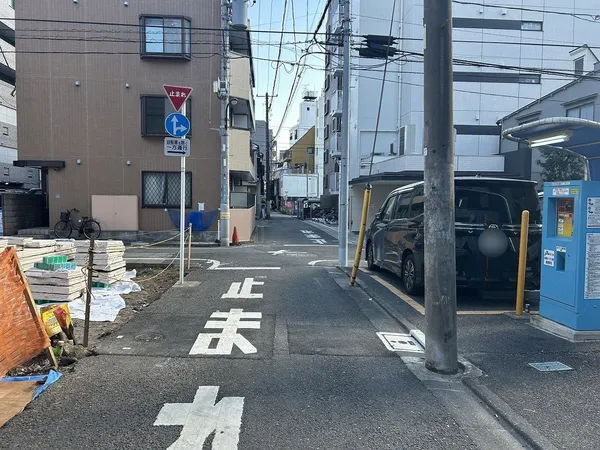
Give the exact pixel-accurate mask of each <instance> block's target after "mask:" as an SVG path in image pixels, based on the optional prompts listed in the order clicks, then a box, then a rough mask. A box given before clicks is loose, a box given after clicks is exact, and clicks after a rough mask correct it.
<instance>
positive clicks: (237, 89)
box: [16, 0, 256, 232]
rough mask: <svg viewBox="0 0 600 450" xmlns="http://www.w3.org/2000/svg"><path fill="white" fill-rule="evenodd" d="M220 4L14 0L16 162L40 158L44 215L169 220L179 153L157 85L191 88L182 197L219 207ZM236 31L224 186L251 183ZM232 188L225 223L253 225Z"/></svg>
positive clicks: (242, 40) (251, 187)
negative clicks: (167, 152)
mask: <svg viewBox="0 0 600 450" xmlns="http://www.w3.org/2000/svg"><path fill="white" fill-rule="evenodd" d="M220 12H221V5H220V0H202V1H198V0H171V1H168V2H166V1H164V0H144V1H137V0H136V1H124V0H102V1H90V0H78V1H74V0H36V1H19V2H16V18H17V22H16V36H17V38H16V41H17V44H16V46H17V65H18V67H19V70H18V74H17V91H18V95H19V109H18V122H19V130H18V133H19V134H18V140H19V162H18V164H19V165H22V166H30V167H39V168H41V169H42V172H43V187H44V189H45V190H46V191H47V192H48V201H49V212H50V220H49V222H50V224H51V225H52V224H54V223H55V222H56V220H58V218H59V215H60V212H61V211H62V210H66V209H70V208H77V209H79V210H80V211H81V213H82V214H85V215H94V216H95V217H96V218H98V219H99V220H100V221H101V223H102V225H103V228H104V229H107V230H110V229H113V230H121V229H123V230H135V229H137V230H148V231H153V230H168V229H171V228H172V224H171V221H170V219H169V217H168V214H167V212H166V211H165V209H166V208H170V209H178V207H179V195H180V190H179V189H180V187H179V164H180V161H179V158H176V157H166V156H164V152H163V141H164V137H165V136H166V134H165V131H164V119H165V117H166V116H167V115H168V114H169V113H170V112H173V109H172V107H171V105H170V103H169V101H168V99H167V98H166V97H165V94H164V91H163V84H170V85H181V86H190V87H192V88H193V89H194V91H193V93H192V95H191V96H190V99H189V101H188V104H187V113H186V114H187V115H188V118H189V119H190V121H191V133H190V135H189V136H188V137H189V138H190V140H191V156H190V157H189V158H187V167H186V171H187V180H188V181H187V195H186V208H189V209H193V210H196V209H197V208H198V203H204V204H205V209H206V210H207V211H210V210H217V209H218V207H219V196H220V175H219V173H220V172H219V171H220V137H219V131H218V129H219V125H220V101H219V99H218V98H217V97H216V95H215V93H214V89H213V83H214V82H215V81H216V80H217V79H218V78H219V75H220V52H221V47H220V46H221V37H220V36H221V33H220V30H219V28H220ZM235 33H236V34H235V35H233V33H232V40H231V42H232V44H231V50H232V51H233V52H235V53H233V54H234V55H237V56H238V57H239V59H235V64H232V72H231V73H232V76H231V78H230V80H231V90H232V95H235V96H236V97H237V99H238V100H239V101H237V102H235V103H236V104H235V106H233V105H232V106H231V108H230V110H229V112H230V114H231V124H230V128H231V129H230V136H231V137H230V141H231V145H230V155H231V161H232V163H231V181H232V182H231V186H232V189H236V190H238V191H240V192H243V193H245V192H247V193H252V192H255V191H256V177H255V172H254V166H253V155H252V154H251V143H250V132H251V130H252V128H253V124H254V120H253V117H252V116H253V110H252V107H253V100H252V87H253V73H252V61H251V51H250V48H249V42H250V41H249V32H248V31H240V32H235ZM238 197H239V196H238ZM238 197H236V201H237V202H238V203H240V204H242V203H243V205H242V206H243V208H242V207H240V208H239V209H243V210H244V211H242V212H241V213H237V215H236V211H232V220H233V225H236V223H235V221H236V220H238V221H240V220H241V221H243V223H240V224H239V225H242V226H243V227H244V229H249V230H250V229H253V228H254V209H253V208H252V206H253V205H252V204H251V202H249V203H244V202H240V201H239V200H240V199H239V198H238ZM248 198H250V195H248ZM213 229H216V224H215V225H214V226H213ZM232 229H233V227H232ZM250 232H251V231H250Z"/></svg>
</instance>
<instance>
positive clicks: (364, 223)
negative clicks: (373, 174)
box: [350, 184, 372, 286]
mask: <svg viewBox="0 0 600 450" xmlns="http://www.w3.org/2000/svg"><path fill="white" fill-rule="evenodd" d="M371 189H372V187H371V185H370V184H367V186H366V187H365V195H364V198H363V208H362V216H361V219H360V231H359V233H358V245H357V246H356V253H355V254H354V267H352V276H351V277H350V286H354V283H355V282H356V274H357V273H358V267H359V266H360V257H361V256H362V248H363V241H364V240H365V231H366V229H367V218H368V216H369V204H370V203H371Z"/></svg>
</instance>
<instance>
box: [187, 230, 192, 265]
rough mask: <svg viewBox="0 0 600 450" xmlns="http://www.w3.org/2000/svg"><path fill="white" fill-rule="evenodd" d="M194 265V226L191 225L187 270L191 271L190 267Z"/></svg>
mask: <svg viewBox="0 0 600 450" xmlns="http://www.w3.org/2000/svg"><path fill="white" fill-rule="evenodd" d="M191 264H192V224H191V223H190V236H189V242H188V264H187V268H188V270H190V266H191Z"/></svg>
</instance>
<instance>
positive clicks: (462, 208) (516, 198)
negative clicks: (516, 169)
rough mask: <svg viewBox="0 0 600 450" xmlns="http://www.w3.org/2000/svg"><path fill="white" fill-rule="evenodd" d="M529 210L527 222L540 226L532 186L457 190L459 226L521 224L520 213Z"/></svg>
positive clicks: (471, 186) (494, 185) (491, 185)
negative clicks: (463, 224)
mask: <svg viewBox="0 0 600 450" xmlns="http://www.w3.org/2000/svg"><path fill="white" fill-rule="evenodd" d="M525 209H527V210H529V222H530V223H540V207H539V200H538V197H537V193H536V191H535V188H534V187H533V186H529V185H516V184H513V185H510V184H509V185H506V184H502V183H482V184H480V185H478V184H469V185H466V186H456V194H455V214H456V221H457V222H461V223H472V224H474V223H496V224H512V225H518V224H520V223H521V212H522V211H523V210H525Z"/></svg>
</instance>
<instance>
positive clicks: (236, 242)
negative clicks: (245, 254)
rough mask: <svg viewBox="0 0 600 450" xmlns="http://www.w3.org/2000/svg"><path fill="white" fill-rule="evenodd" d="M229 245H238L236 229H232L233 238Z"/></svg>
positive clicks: (238, 239)
mask: <svg viewBox="0 0 600 450" xmlns="http://www.w3.org/2000/svg"><path fill="white" fill-rule="evenodd" d="M231 245H240V238H239V237H238V232H237V227H233V237H232V238H231Z"/></svg>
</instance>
